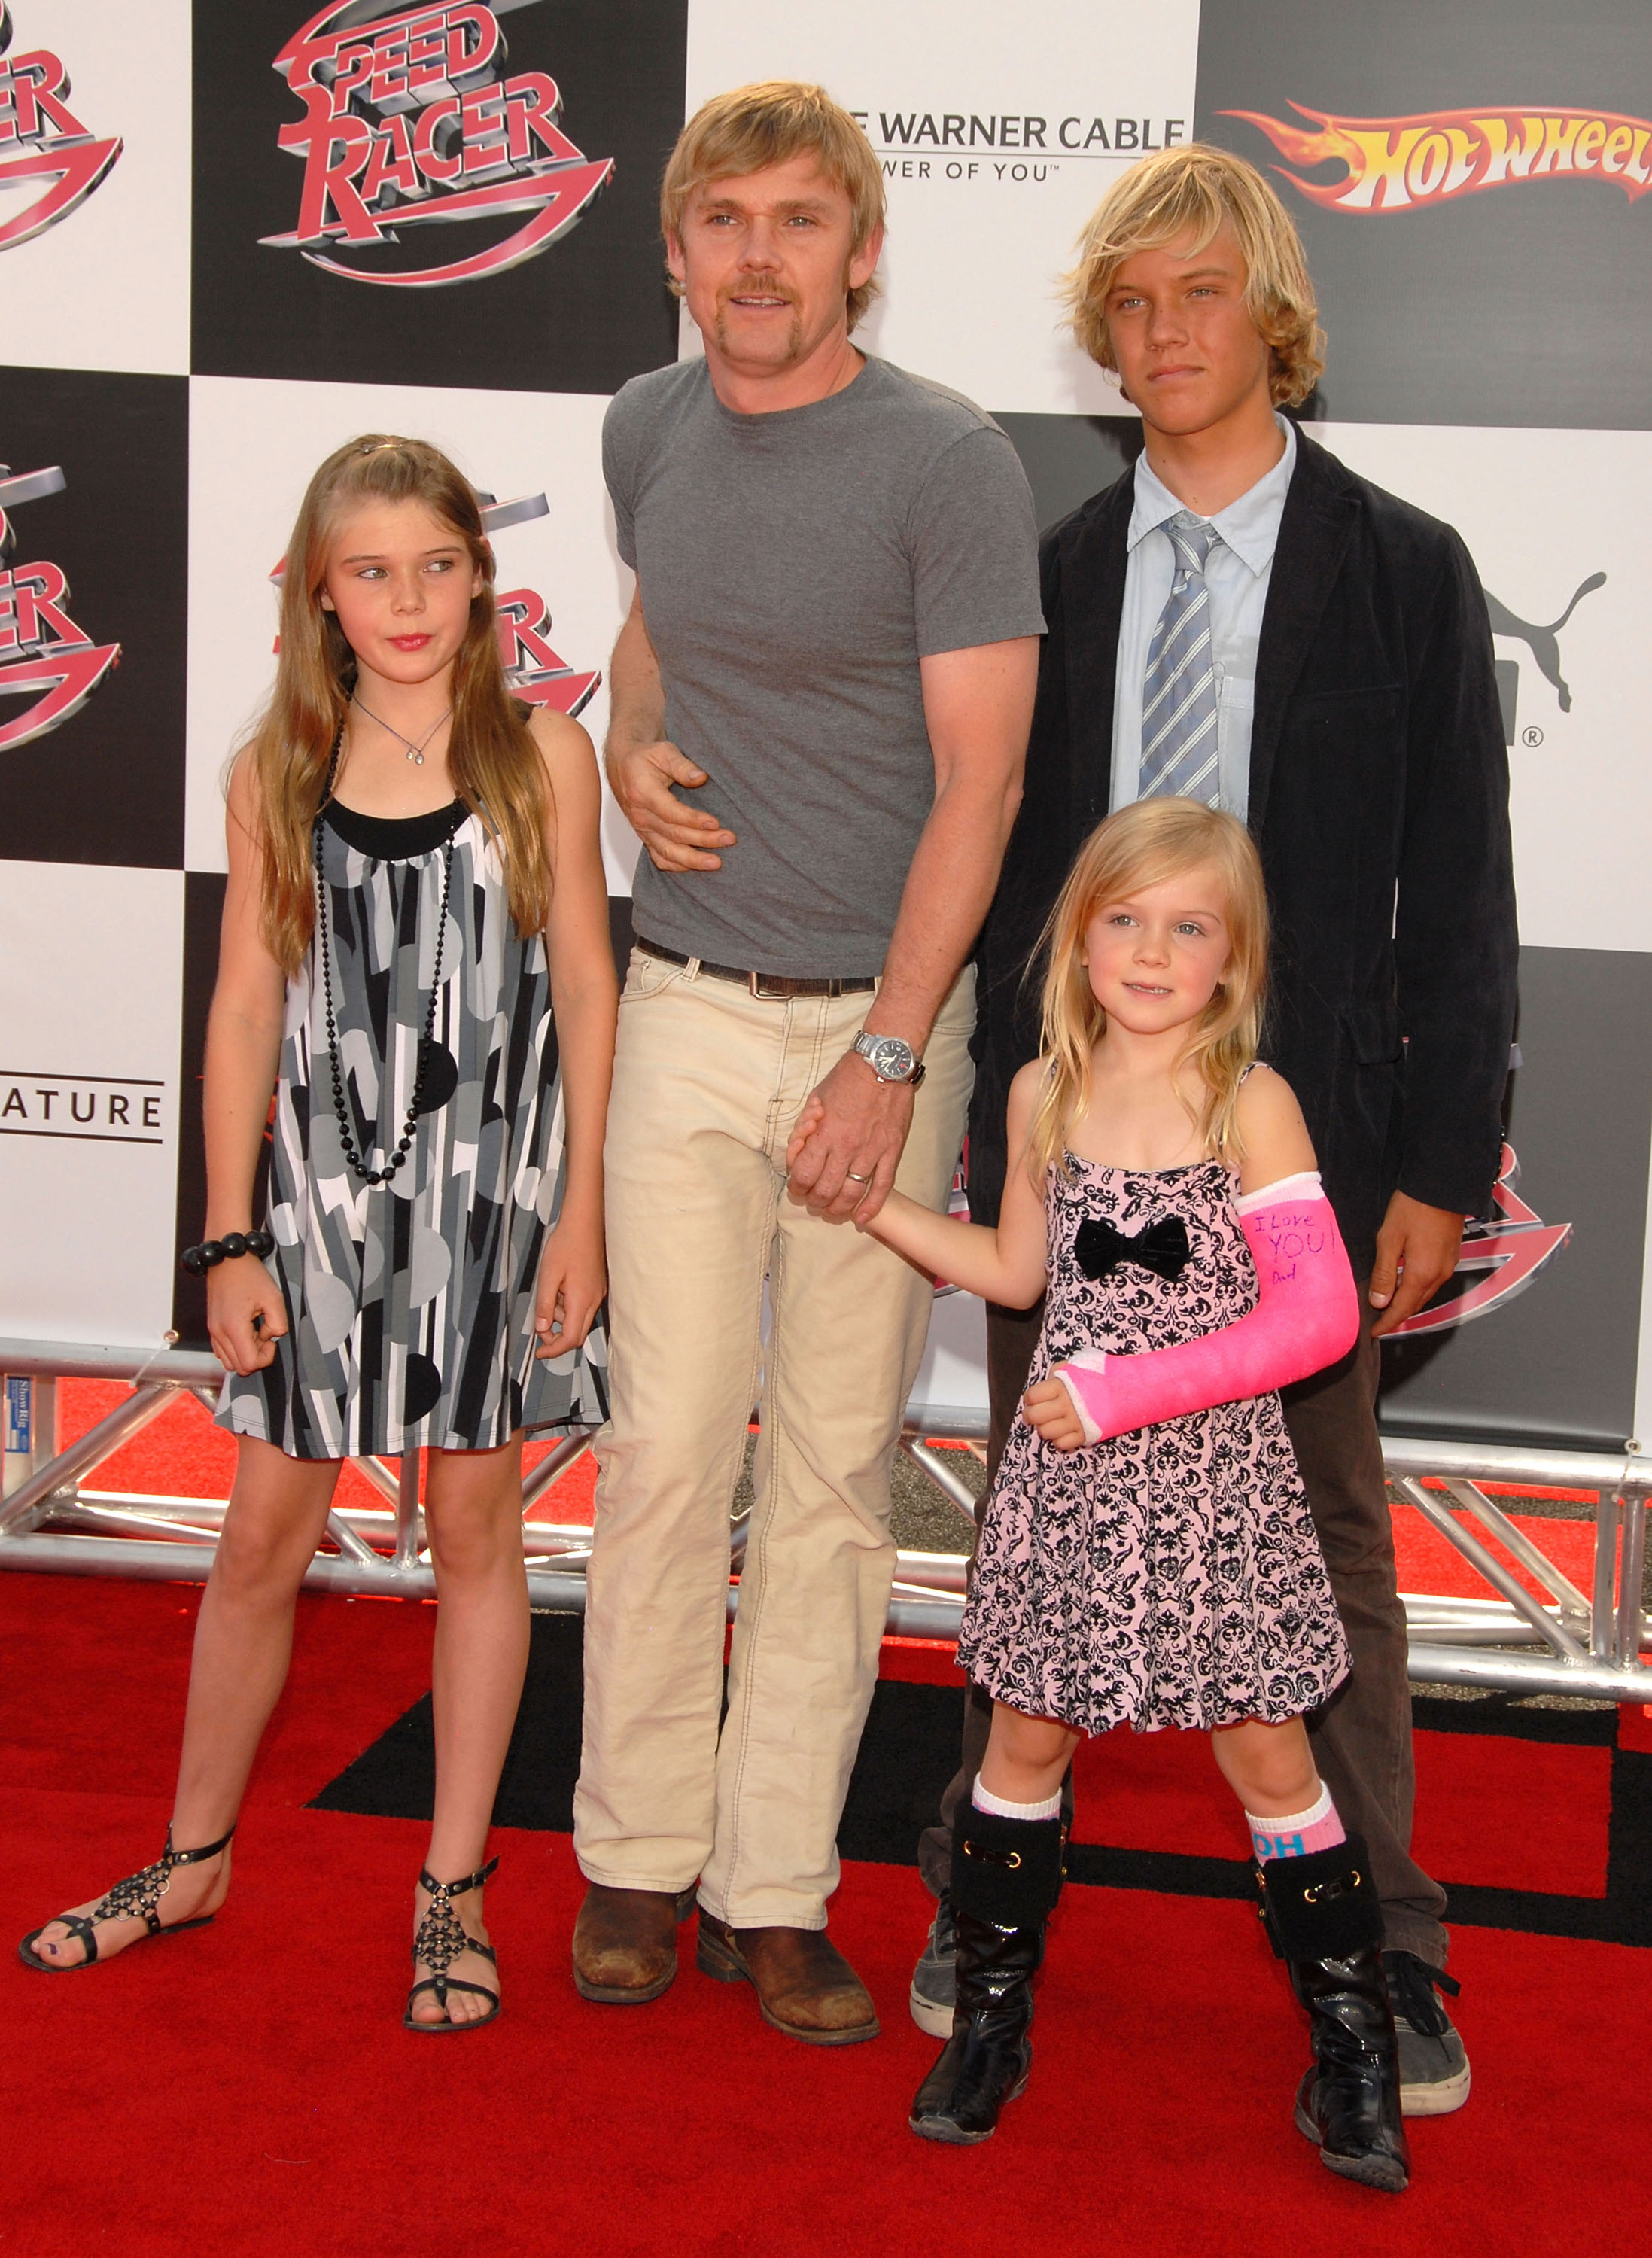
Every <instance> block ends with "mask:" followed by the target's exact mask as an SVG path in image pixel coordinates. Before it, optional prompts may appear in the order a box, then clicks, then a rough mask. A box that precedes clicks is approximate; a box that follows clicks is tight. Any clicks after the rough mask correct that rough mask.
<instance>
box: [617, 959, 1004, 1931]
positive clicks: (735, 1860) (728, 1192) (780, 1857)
mask: <svg viewBox="0 0 1652 2258" xmlns="http://www.w3.org/2000/svg"><path fill="white" fill-rule="evenodd" d="M868 1003H869V998H868V997H867V996H865V995H859V996H845V997H840V998H798V999H796V1000H793V1001H791V1002H765V1001H761V1000H759V999H758V998H755V997H753V996H752V995H750V994H749V993H748V991H746V990H745V989H743V988H741V987H738V986H736V985H735V984H734V983H733V982H731V981H727V980H720V979H716V978H713V977H712V976H710V975H708V974H705V973H702V972H700V971H699V970H698V967H696V966H692V965H691V966H689V967H687V968H684V967H681V966H677V965H670V964H666V963H663V962H661V961H660V960H659V959H658V958H656V957H651V956H649V955H644V954H643V953H642V952H641V951H638V952H637V953H636V954H635V955H633V957H632V960H631V968H630V975H629V977H628V979H627V983H626V988H625V996H624V999H623V1001H622V1003H621V1005H620V1039H619V1048H618V1053H617V1055H616V1058H615V1062H614V1078H613V1104H612V1105H611V1107H610V1109H609V1114H608V1134H607V1145H606V1179H607V1228H608V1280H609V1283H608V1310H609V1336H608V1338H609V1357H610V1362H609V1368H608V1380H609V1388H610V1398H609V1400H610V1405H611V1417H610V1418H609V1422H608V1424H607V1425H606V1427H605V1428H604V1430H603V1431H602V1433H601V1435H600V1436H599V1438H598V1442H597V1446H596V1449H597V1459H598V1464H599V1467H600V1470H601V1471H600V1477H599V1481H598V1485H597V1508H596V1534H595V1538H594V1544H593V1550H592V1560H591V1568H590V1574H589V1578H588V1580H587V1598H586V1604H585V1743H584V1749H583V1752H582V1758H581V1764H580V1772H579V1785H578V1790H577V1791H576V1793H575V1796H574V1847H575V1850H576V1852H577V1854H578V1859H579V1864H580V1865H581V1867H582V1868H583V1870H584V1871H585V1875H586V1877H587V1878H589V1879H590V1880H592V1881H595V1882H603V1883H606V1884H608V1885H612V1886H613V1887H616V1888H625V1889H647V1890H672V1891H677V1890H682V1889H685V1888H686V1887H687V1886H688V1885H690V1884H691V1882H692V1881H693V1880H694V1879H695V1878H696V1877H697V1876H698V1878H699V1885H700V1887H699V1896H700V1902H701V1904H702V1905H704V1906H705V1907H706V1909H707V1910H708V1911H709V1912H711V1913H712V1914H715V1915H716V1916H718V1917H719V1918H720V1919H721V1920H725V1921H730V1922H732V1923H733V1924H734V1926H735V1927H736V1928H758V1927H763V1926H769V1925H775V1924H784V1925H787V1926H790V1927H792V1928H824V1926H825V1925H826V1899H827V1897H828V1896H829V1895H830V1894H831V1892H832V1891H833V1889H834V1888H835V1887H836V1885H837V1879H838V1857H837V1848H836V1837H837V1828H838V1821H839V1819H840V1817H841V1815H842V1809H843V1799H844V1795H845V1793H846V1792H847V1787H848V1780H849V1772H850V1769H851V1767H852V1765H853V1764H854V1756H855V1750H856V1749H857V1748H858V1746H859V1743H860V1738H861V1727H862V1725H863V1724H864V1722H865V1720H866V1712H867V1708H868V1705H869V1702H870V1701H871V1697H872V1688H873V1686H874V1684H875V1683H876V1677H877V1661H878V1645H879V1642H880V1640H881V1638H882V1637H883V1628H884V1622H885V1619H886V1616H887V1613H888V1608H889V1596H890V1582H891V1580H892V1579H893V1574H894V1566H895V1546H894V1544H893V1542H892V1540H891V1538H890V1526H889V1523H890V1491H889V1479H890V1460H891V1459H892V1457H893V1454H894V1450H895V1445H896V1441H897V1438H898V1436H899V1433H900V1428H901V1418H902V1414H903V1411H904V1408H905V1404H906V1400H907V1396H908V1394H909V1393H910V1391H911V1387H912V1384H913V1381H915V1379H916V1377H917V1374H918V1363H919V1360H920V1359H921V1357H922V1355H923V1350H924V1338H925V1331H926V1330H927V1327H928V1323H929V1312H930V1309H931V1306H932V1300H933V1295H932V1288H931V1285H930V1282H929V1281H928V1280H927V1279H926V1278H925V1277H922V1276H920V1275H918V1273H917V1272H915V1271H914V1270H912V1269H911V1268H910V1267H908V1266H907V1264H905V1263H904V1262H903V1261H902V1260H900V1259H899V1258H898V1257H897V1256H896V1255H894V1254H891V1253H890V1252H889V1251H888V1249H887V1248H885V1247H883V1246H879V1245H878V1244H877V1243H876V1240H874V1239H867V1238H864V1237H862V1236H861V1233H860V1232H857V1231H856V1230H855V1229H854V1226H853V1225H849V1224H828V1223H822V1222H819V1221H818V1220H817V1219H816V1218H813V1217H812V1216H811V1215H810V1214H809V1213H808V1211H807V1210H806V1209H805V1208H802V1207H799V1206H797V1205H795V1204H793V1203H792V1202H791V1201H790V1200H788V1199H787V1198H786V1197H785V1177H784V1168H785V1147H786V1139H787V1136H788V1134H789V1133H790V1132H791V1126H792V1124H793V1122H794V1121H795V1120H796V1118H797V1116H798V1111H799V1109H800V1108H801V1106H802V1104H803V1101H804V1099H805V1097H807V1096H808V1094H809V1092H810V1090H812V1089H813V1088H814V1086H815V1084H816V1083H818V1082H819V1080H820V1078H821V1076H823V1075H824V1074H825V1073H826V1071H827V1069H829V1068H831V1067H832V1066H833V1064H835V1062H837V1060H838V1059H839V1058H840V1057H841V1055H842V1054H843V1053H844V1052H845V1051H846V1050H847V1047H848V1046H849V1044H850V1042H851V1041H852V1040H853V1039H854V1034H855V1033H856V1031H857V1030H858V1029H859V1027H860V1026H861V1021H862V1019H864V1017H865V1014H866V1010H867V1005H868ZM974 1020H975V976H974V973H973V970H966V972H965V973H964V974H963V975H962V976H961V978H960V980H959V982H958V984H957V986H956V987H955V988H954V991H953V993H952V995H951V996H950V997H949V998H948V999H947V1004H946V1005H945V1007H944V1009H943V1010H942V1012H941V1014H940V1017H939V1020H938V1022H937V1024H936V1027H935V1030H934V1033H933V1034H932V1037H931V1039H930V1042H929V1045H928V1047H927V1050H926V1053H925V1060H926V1064H927V1068H928V1072H927V1074H926V1076H925V1081H924V1083H923V1084H922V1086H921V1088H920V1089H919V1090H918V1094H917V1097H916V1100H915V1103H914V1110H913V1118H912V1129H911V1136H910V1137H909V1138H908V1140H907V1144H906V1150H905V1154H904V1157H903V1160H902V1162H901V1168H900V1173H899V1176H898V1179H897V1181H898V1182H899V1184H900V1187H901V1189H902V1190H903V1191H905V1192H908V1193H910V1194H911V1196H912V1197H913V1198H914V1199H918V1200H921V1201H923V1202H924V1203H925V1204H926V1205H929V1206H932V1207H939V1206H941V1205H942V1204H944V1202H945V1200H946V1196H947V1188H948V1185H949V1184H950V1182H951V1180H952V1175H953V1171H954V1168H955V1166H956V1164H957V1160H958V1154H959V1148H960V1147H961V1143H962V1140H963V1130H964V1120H965V1114H966V1110H967V1108H968V1099H969V1088H970V1082H971V1077H972V1069H971V1066H970V1062H969V1056H968V1040H969V1034H970V1031H971V1028H972V1026H973V1025H974ZM765 1276H766V1277H767V1279H768V1282H769V1305H770V1310H771V1315H772V1331H771V1337H770V1338H769V1343H768V1345H767V1348H766V1349H765V1347H764V1346H763V1344H762V1340H761V1337H760V1328H761V1321H762V1296H763V1281H764V1278H765ZM760 1394H761V1402H762V1435H761V1438H760V1440H759V1444H758V1448H757V1454H756V1464H755V1505H754V1507H753V1509H752V1516H751V1527H750V1535H749V1537H748V1544H747V1550H746V1559H745V1566H744V1570H743V1573H742V1575H741V1587H740V1605H739V1611H738V1614H737V1615H736V1618H735V1622H734V1643H733V1647H732V1650H731V1653H730V1660H729V1670H728V1687H727V1701H728V1707H727V1717H726V1719H723V1720H722V1722H721V1725H720V1716H721V1712H722V1706H723V1630H724V1622H725V1617H726V1609H727V1597H728V1573H729V1570H728V1516H729V1508H730V1502H731V1499H732V1497H733V1494H734V1484H735V1482H736V1480H737V1479H738V1477H739V1473H740V1468H741V1456H742V1452H743V1449H744V1445H745V1440H746V1432H747V1421H748V1417H749V1414H750V1412H751V1409H752V1406H753V1404H754V1402H757V1401H758V1400H759V1396H760Z"/></svg>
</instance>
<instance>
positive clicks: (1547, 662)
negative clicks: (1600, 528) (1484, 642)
mask: <svg viewBox="0 0 1652 2258" xmlns="http://www.w3.org/2000/svg"><path fill="white" fill-rule="evenodd" d="M1605 586H1606V574H1605V573H1604V572H1592V573H1591V574H1590V575H1589V578H1588V579H1586V580H1585V582H1584V583H1583V586H1581V587H1580V588H1578V590H1577V592H1576V593H1575V594H1574V595H1573V597H1572V600H1571V601H1570V603H1569V604H1568V605H1567V607H1566V608H1565V610H1564V611H1563V613H1562V614H1561V615H1560V617H1559V618H1558V619H1557V620H1556V621H1555V623H1554V625H1553V626H1552V627H1547V628H1535V627H1533V626H1531V625H1530V623H1529V622H1528V621H1525V620H1517V619H1516V618H1515V616H1514V613H1513V612H1511V611H1510V610H1509V608H1508V606H1507V604H1500V603H1499V602H1498V600H1497V599H1496V597H1495V596H1494V595H1492V592H1491V590H1490V589H1489V588H1488V589H1487V590H1486V592H1485V608H1486V610H1487V612H1489V613H1490V614H1491V620H1492V634H1493V635H1500V636H1518V637H1519V638H1520V640H1521V643H1528V644H1529V645H1530V647H1531V654H1532V657H1534V658H1535V660H1536V661H1537V664H1538V668H1539V671H1541V672H1542V674H1543V675H1544V676H1545V677H1546V678H1547V679H1548V680H1549V681H1550V682H1552V683H1553V684H1554V685H1555V688H1556V692H1558V694H1559V698H1560V710H1561V712H1562V713H1563V714H1570V711H1571V692H1570V689H1569V688H1568V687H1567V685H1566V681H1565V678H1564V677H1563V674H1562V673H1561V671H1560V630H1561V629H1562V628H1563V627H1564V626H1565V624H1566V622H1567V621H1568V620H1569V619H1570V617H1571V615H1572V614H1573V613H1574V612H1575V611H1576V610H1577V608H1578V605H1579V603H1581V602H1582V600H1583V599H1584V598H1585V596H1586V595H1587V594H1588V593H1590V591H1591V589H1593V588H1604V587H1605Z"/></svg>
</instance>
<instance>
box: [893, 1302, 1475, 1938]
mask: <svg viewBox="0 0 1652 2258" xmlns="http://www.w3.org/2000/svg"><path fill="white" fill-rule="evenodd" d="M1360 1305H1361V1308H1362V1310H1365V1307H1366V1305H1365V1289H1364V1282H1363V1280H1362V1281H1361V1288H1360ZM1043 1315H1044V1311H1043V1306H1042V1304H1040V1305H1039V1308H1037V1309H1035V1310H1000V1309H996V1308H989V1310H988V1313H987V1374H988V1384H989V1389H990V1391H991V1403H992V1430H991V1438H990V1441H989V1446H988V1460H989V1471H991V1472H994V1473H996V1469H997V1464H998V1459H999V1456H1000V1454H1001V1452H1003V1445H1004V1442H1005V1440H1006V1438H1008V1435H1009V1432H1010V1426H1011V1424H1012V1423H1013V1421H1014V1418H1015V1414H1016V1407H1017V1403H1018V1402H1019V1400H1020V1396H1021V1391H1022V1389H1023V1388H1024V1387H1025V1384H1026V1376H1027V1369H1028V1367H1029V1366H1030V1365H1031V1364H1032V1352H1033V1350H1034V1349H1035V1348H1036V1347H1037V1346H1038V1339H1039V1325H1040V1324H1041V1322H1042V1319H1043ZM1381 1356H1382V1350H1381V1346H1380V1345H1379V1343H1378V1342H1377V1341H1375V1340H1373V1339H1372V1335H1371V1330H1370V1319H1369V1312H1368V1311H1367V1312H1366V1322H1365V1328H1364V1330H1363V1331H1362V1332H1361V1334H1360V1338H1359V1342H1358V1346H1357V1347H1356V1348H1354V1349H1352V1350H1351V1352H1350V1353H1349V1354H1348V1355H1347V1356H1345V1357H1344V1359H1343V1360H1342V1362H1341V1363H1340V1364H1334V1365H1331V1366H1329V1367H1327V1369H1326V1370H1325V1371H1323V1372H1321V1373H1316V1374H1315V1376H1314V1377H1313V1379H1311V1380H1305V1381H1301V1382H1300V1383H1299V1384H1298V1385H1297V1386H1296V1387H1294V1388H1287V1389H1286V1390H1285V1391H1284V1395H1283V1402H1284V1405H1285V1422H1286V1425H1287V1427H1288V1428H1289V1430H1290V1436H1291V1442H1292V1445H1293V1446H1294V1449H1295V1452H1296V1462H1297V1465H1298V1466H1300V1467H1301V1475H1302V1486H1303V1488H1305V1489H1306V1490H1307V1492H1308V1506H1309V1509H1311V1511H1312V1513H1313V1516H1314V1526H1315V1530H1317V1531H1318V1533H1319V1542H1320V1549H1321V1551H1322V1552H1323V1553H1324V1556H1325V1566H1326V1568H1327V1569H1328V1570H1329V1574H1330V1581H1331V1589H1332V1591H1333V1592H1334V1593H1335V1594H1336V1605H1337V1608H1339V1610H1340V1611H1341V1615H1342V1619H1343V1628H1344V1631H1345V1632H1346V1634H1347V1637H1348V1647H1349V1652H1350V1654H1351V1658H1352V1665H1353V1666H1352V1668H1351V1671H1350V1672H1349V1674H1348V1676H1347V1677H1346V1678H1345V1679H1344V1681H1343V1683H1342V1684H1341V1685H1340V1686H1338V1687H1337V1689H1336V1693H1333V1694H1332V1696H1331V1698H1330V1700H1329V1701H1327V1702H1326V1703H1325V1705H1324V1707H1323V1708H1321V1709H1316V1710H1315V1711H1314V1713H1313V1714H1312V1715H1310V1717H1309V1718H1308V1733H1309V1735H1310V1736H1311V1738H1312V1741H1313V1748H1314V1757H1315V1763H1316V1764H1317V1765H1318V1767H1319V1772H1320V1777H1321V1778H1322V1779H1323V1780H1324V1782H1325V1785H1326V1786H1328V1787H1329V1790H1330V1792H1331V1793H1332V1795H1333V1796H1334V1797H1335V1799H1336V1809H1337V1813H1338V1814H1339V1816H1340V1817H1341V1819H1342V1821H1343V1824H1344V1827H1346V1828H1347V1829H1348V1831H1349V1832H1350V1834H1355V1833H1358V1834H1360V1835H1363V1836H1365V1842H1366V1844H1367V1846H1368V1848H1369V1850H1370V1853H1371V1864H1372V1876H1373V1878H1374V1879H1375V1881H1376V1885H1377V1893H1378V1895H1379V1897H1380V1899H1382V1911H1383V1926H1384V1932H1385V1942H1386V1944H1387V1945H1388V1946H1389V1947H1390V1948H1391V1949H1396V1950H1402V1951H1407V1952H1414V1953H1415V1954H1416V1955H1417V1956H1418V1957H1419V1958H1420V1959H1422V1960H1426V1961H1428V1962H1429V1963H1430V1964H1431V1965H1432V1966H1434V1967H1436V1968H1443V1966H1444V1965H1445V1956H1446V1947H1447V1942H1448V1940H1447V1936H1446V1932H1445V1930H1444V1928H1443V1927H1442V1925H1441V1924H1442V1916H1443V1914H1444V1912H1445V1892H1444V1891H1443V1889H1441V1887H1440V1886H1439V1885H1438V1883H1437V1882H1433V1881H1430V1880H1429V1877H1428V1875H1427V1874H1425V1873H1424V1872H1423V1871H1422V1867H1421V1866H1419V1865H1418V1864H1417V1863H1416V1861H1415V1859H1414V1858H1413V1857H1412V1856H1411V1848H1410V1845H1411V1810H1412V1803H1413V1800H1414V1792H1415V1779H1414V1773H1413V1770H1412V1759H1411V1687H1410V1685H1409V1682H1408V1681H1407V1676H1406V1618H1405V1609H1404V1608H1403V1607H1402V1605H1401V1604H1400V1596H1399V1592H1398V1589H1397V1587H1396V1585H1395V1581H1394V1557H1393V1521H1392V1520H1391V1518H1390V1516H1389V1512H1388V1499H1387V1493H1386V1489H1385V1488H1384V1486H1383V1473H1382V1445H1381V1443H1380V1442H1379V1438H1378V1434H1377V1375H1378V1371H1379V1364H1380V1360H1381ZM991 1722H992V1702H991V1700H990V1698H989V1696H988V1695H987V1694H985V1693H982V1692H981V1691H980V1689H979V1688H978V1687H975V1686H971V1688H970V1689H969V1693H968V1697H967V1700H966V1703H965V1709H964V1749H963V1766H962V1769H961V1771H960V1772H957V1773H956V1774H955V1775H954V1778H953V1779H952V1780H951V1781H950V1782H949V1784H948V1786H947V1792H946V1793H945V1794H944V1795H943V1796H942V1798H941V1805H940V1824H939V1826H938V1827H931V1828H927V1829H926V1830H925V1833H924V1835H923V1836H922V1837H921V1838H920V1840H919V1843H918V1865H919V1867H920V1869H921V1871H922V1872H923V1876H924V1879H925V1882H927V1883H928V1885H929V1887H930V1889H931V1890H932V1892H934V1894H935V1895H936V1896H937V1897H939V1894H940V1892H942V1891H943V1890H944V1889H945V1888H946V1886H947V1877H948V1874H949V1872H950V1871H951V1861H952V1826H953V1816H954V1813H955V1812H956V1810H957V1808H958V1805H959V1803H960V1801H961V1800H962V1799H963V1797H965V1796H966V1795H968V1793H969V1791H970V1789H971V1787H972V1786H973V1785H974V1783H975V1774H976V1772H978V1771H979V1770H980V1767H981V1760H982V1757H983V1756H984V1755H985V1754H986V1750H987V1735H988V1731H989V1728H990V1726H991ZM1066 1800H1067V1804H1068V1806H1069V1807H1070V1804H1071V1800H1072V1786H1071V1776H1070V1775H1069V1778H1068V1784H1067V1791H1066Z"/></svg>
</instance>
